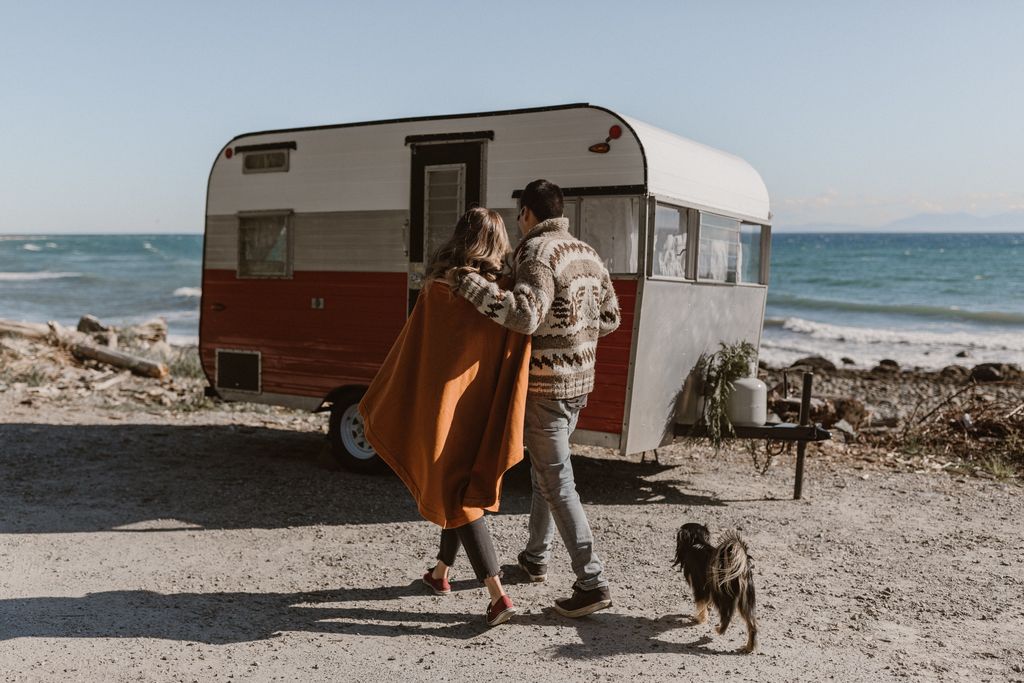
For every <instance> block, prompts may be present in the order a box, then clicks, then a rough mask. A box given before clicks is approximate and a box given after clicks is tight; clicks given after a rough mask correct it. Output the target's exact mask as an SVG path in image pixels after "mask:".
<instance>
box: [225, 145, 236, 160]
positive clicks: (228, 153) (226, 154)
mask: <svg viewBox="0 0 1024 683" xmlns="http://www.w3.org/2000/svg"><path fill="white" fill-rule="evenodd" d="M234 153H235V150H233V149H231V148H230V147H228V148H227V149H226V150H224V156H226V157H227V158H228V159H230V158H231V156H232V155H233V154H234Z"/></svg>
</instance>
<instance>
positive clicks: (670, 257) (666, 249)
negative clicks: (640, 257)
mask: <svg viewBox="0 0 1024 683" xmlns="http://www.w3.org/2000/svg"><path fill="white" fill-rule="evenodd" d="M686 241H687V235H686V209H677V208H675V207H674V206H665V205H664V204H658V208H657V210H656V212H655V214H654V258H653V259H652V263H651V272H652V273H653V274H654V275H659V276H661V277H677V278H685V277H686V247H687V244H686Z"/></svg>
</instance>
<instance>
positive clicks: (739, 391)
mask: <svg viewBox="0 0 1024 683" xmlns="http://www.w3.org/2000/svg"><path fill="white" fill-rule="evenodd" d="M750 374H751V375H752V376H751V377H744V378H742V379H738V380H736V381H735V382H733V383H732V394H731V395H730V396H729V402H728V404H727V405H726V414H727V415H728V416H729V422H731V423H732V424H733V425H734V426H737V427H763V426H764V423H765V421H766V420H767V419H768V387H767V386H765V383H764V382H762V381H761V380H759V379H758V378H757V365H754V364H752V365H751V367H750Z"/></svg>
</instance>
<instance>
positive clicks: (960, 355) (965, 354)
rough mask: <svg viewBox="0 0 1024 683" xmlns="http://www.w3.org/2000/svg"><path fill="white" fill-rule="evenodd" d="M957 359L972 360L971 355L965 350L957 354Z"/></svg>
mask: <svg viewBox="0 0 1024 683" xmlns="http://www.w3.org/2000/svg"><path fill="white" fill-rule="evenodd" d="M956 357H957V358H970V357H971V354H970V353H969V352H968V351H967V349H964V350H963V351H960V352H958V353H957V354H956Z"/></svg>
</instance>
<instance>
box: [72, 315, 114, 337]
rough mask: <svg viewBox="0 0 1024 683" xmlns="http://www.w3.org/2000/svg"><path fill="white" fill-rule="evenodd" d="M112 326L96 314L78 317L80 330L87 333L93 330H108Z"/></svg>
mask: <svg viewBox="0 0 1024 683" xmlns="http://www.w3.org/2000/svg"><path fill="white" fill-rule="evenodd" d="M109 330H110V328H109V327H107V326H106V325H104V324H103V323H101V322H100V321H99V319H98V318H97V317H96V316H94V315H88V314H87V315H83V316H82V317H81V318H79V319H78V331H79V332H84V333H86V334H92V333H93V332H107V331H109Z"/></svg>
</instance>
